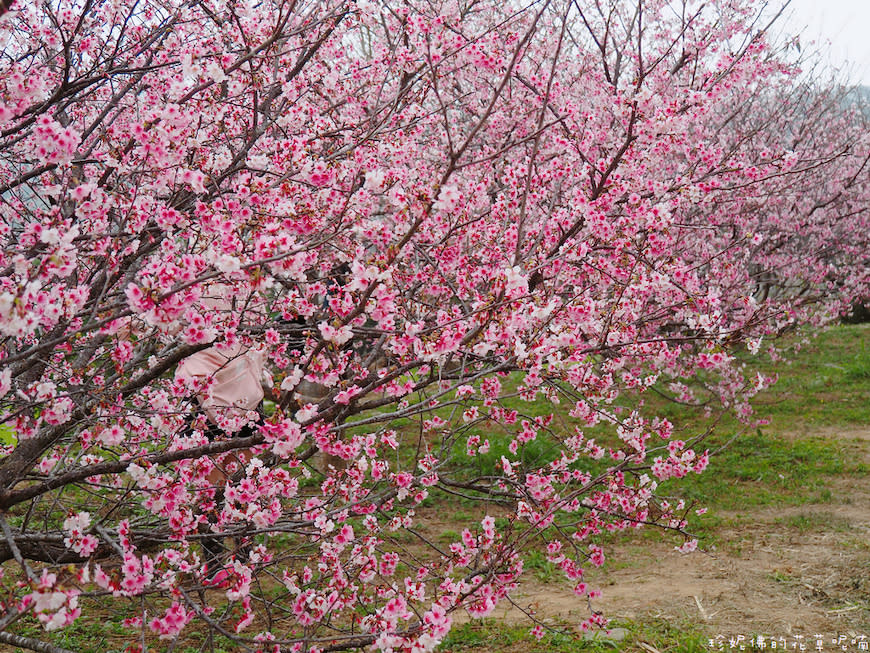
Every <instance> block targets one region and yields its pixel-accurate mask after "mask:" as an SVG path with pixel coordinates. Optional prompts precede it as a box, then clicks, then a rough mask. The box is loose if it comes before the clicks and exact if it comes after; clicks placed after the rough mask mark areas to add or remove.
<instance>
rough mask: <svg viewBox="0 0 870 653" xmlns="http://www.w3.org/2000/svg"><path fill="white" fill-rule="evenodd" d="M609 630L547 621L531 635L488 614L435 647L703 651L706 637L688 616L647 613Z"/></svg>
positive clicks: (594, 652) (467, 651)
mask: <svg viewBox="0 0 870 653" xmlns="http://www.w3.org/2000/svg"><path fill="white" fill-rule="evenodd" d="M609 628H610V630H611V635H608V634H607V633H606V632H604V631H596V632H590V633H587V634H585V635H583V634H581V633H579V632H577V631H575V630H574V629H572V628H571V627H570V626H569V625H559V626H554V627H550V628H548V629H547V630H546V631H545V634H544V636H543V638H541V639H540V640H538V639H535V637H534V636H532V635H531V633H530V632H529V628H528V627H527V626H513V625H508V624H505V623H499V622H496V621H495V620H492V619H483V620H479V621H473V622H469V623H465V624H462V625H460V626H456V627H454V628H453V629H452V630H451V631H450V633H449V634H448V636H447V637H446V638H445V639H444V641H443V642H442V643H441V645H440V646H439V647H438V649H436V650H438V651H440V652H441V653H454V652H455V653H484V652H493V651H499V652H500V653H501V652H507V653H513V652H515V653H608V652H611V651H615V650H620V651H638V652H644V653H648V652H649V648H646V647H653V648H654V649H657V650H659V651H663V652H664V651H667V652H668V653H706V651H707V650H708V649H707V648H706V644H707V641H708V637H707V636H705V635H704V634H703V633H702V632H701V631H700V630H699V629H698V628H697V626H696V625H694V624H691V623H689V622H680V621H669V620H665V619H650V620H649V621H646V622H635V621H624V620H619V621H614V622H612V623H611V624H610V625H609Z"/></svg>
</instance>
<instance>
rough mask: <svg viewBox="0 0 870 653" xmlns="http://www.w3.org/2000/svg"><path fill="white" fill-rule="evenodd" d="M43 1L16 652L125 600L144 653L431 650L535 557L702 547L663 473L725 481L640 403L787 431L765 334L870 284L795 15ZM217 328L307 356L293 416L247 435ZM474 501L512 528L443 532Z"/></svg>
mask: <svg viewBox="0 0 870 653" xmlns="http://www.w3.org/2000/svg"><path fill="white" fill-rule="evenodd" d="M13 9H14V10H13V11H11V12H10V13H8V14H6V15H5V16H3V18H2V19H0V39H2V42H3V44H4V50H3V54H2V58H0V143H2V145H0V198H2V201H0V238H2V251H0V342H2V345H0V411H2V412H0V419H2V420H3V425H4V426H3V430H2V437H3V443H4V444H3V449H2V458H0V527H2V534H0V557H2V559H3V560H5V561H6V562H5V564H4V566H3V567H2V572H3V575H2V580H0V583H2V594H0V601H2V603H0V605H2V608H0V631H2V632H0V638H3V641H6V642H12V643H17V644H19V645H22V646H30V647H34V646H39V645H41V644H40V642H38V641H36V640H35V639H33V638H30V637H21V636H20V635H15V634H14V633H15V630H16V628H17V627H18V626H19V625H20V624H22V623H28V622H32V620H33V619H34V618H37V619H38V620H39V621H40V622H41V623H42V624H43V625H44V626H45V628H46V629H48V630H52V629H56V628H62V627H64V626H66V625H68V624H70V623H72V622H73V621H74V620H76V619H77V618H81V619H87V618H88V610H90V609H94V608H95V607H96V608H99V607H100V606H101V605H104V603H105V601H106V597H115V599H114V600H115V602H116V603H115V604H116V605H117V606H118V610H120V611H121V612H124V615H125V617H126V620H125V622H124V623H125V626H126V627H127V628H129V641H130V642H132V643H134V644H132V645H135V643H136V642H139V643H140V644H142V645H145V644H148V645H149V646H158V647H159V646H162V645H159V644H155V642H157V641H158V639H157V638H158V637H159V638H163V639H169V640H174V639H175V638H177V637H182V638H183V637H185V633H186V632H188V630H189V629H196V630H199V631H203V630H205V631H208V632H211V633H216V634H220V635H222V636H224V637H226V638H229V639H230V640H232V641H233V642H234V645H235V646H236V647H237V648H238V650H258V649H262V650H278V649H279V648H280V650H282V651H300V650H309V649H310V650H321V651H327V650H339V649H346V648H354V647H361V646H369V645H374V647H375V648H379V649H381V650H396V651H398V650H415V651H416V650H419V651H423V650H431V649H432V648H433V647H434V646H435V645H437V643H438V642H439V641H440V640H441V639H442V638H443V637H444V635H445V634H446V633H447V632H448V631H449V629H450V627H451V623H452V620H453V618H454V614H455V613H456V612H457V611H467V612H468V613H470V614H471V615H473V616H481V615H486V614H488V613H489V612H490V611H491V610H492V609H493V608H494V607H495V606H496V604H498V603H499V602H500V601H506V600H509V597H510V593H511V591H512V590H513V589H514V588H515V587H516V586H517V584H518V583H519V582H520V581H521V578H522V573H523V568H522V559H523V555H524V554H525V553H526V552H528V551H529V549H531V548H534V547H539V548H543V549H545V550H546V555H547V556H548V557H549V559H550V560H551V561H552V563H554V564H555V565H557V567H558V569H559V570H560V573H563V574H564V575H565V576H566V577H567V578H569V579H571V581H572V583H573V584H574V587H575V592H576V593H577V595H578V601H580V600H585V599H588V598H590V597H591V598H594V597H595V596H596V591H595V589H594V588H593V587H590V586H587V585H586V583H585V581H584V569H585V568H587V567H589V566H590V565H600V564H601V563H602V561H603V559H604V552H603V551H602V550H601V548H600V547H599V546H598V545H597V544H596V543H595V542H596V538H595V536H596V534H598V533H601V532H603V531H608V530H615V529H625V528H634V527H639V526H641V525H644V524H657V525H660V526H664V527H666V528H670V529H673V530H676V531H681V530H683V529H684V526H685V521H684V520H685V511H686V508H684V507H683V506H682V505H681V504H679V503H676V502H668V501H667V500H666V499H663V498H659V497H657V495H656V485H657V483H658V482H660V481H662V480H665V479H670V478H674V477H681V476H684V475H686V474H688V473H696V472H701V471H703V469H704V467H705V466H706V465H707V454H706V453H705V451H704V446H703V444H699V442H697V441H696V440H697V438H695V439H693V438H692V437H690V436H693V435H701V434H693V433H684V432H682V431H681V430H680V425H672V424H671V423H670V422H668V421H667V420H665V419H662V418H660V417H659V416H656V415H655V414H648V412H649V411H646V410H645V409H643V408H642V407H640V408H636V409H627V408H626V409H621V408H619V407H620V406H623V405H624V406H642V404H638V402H637V401H636V399H634V398H636V397H637V396H638V395H640V394H641V393H643V392H645V391H650V389H651V388H652V389H654V390H656V391H658V392H659V393H661V394H664V395H666V396H668V397H670V398H672V399H674V400H676V401H680V402H684V403H690V404H695V405H706V406H707V407H708V408H709V409H710V410H711V411H712V412H714V413H715V411H717V410H719V409H723V408H724V409H728V410H733V411H736V413H737V414H738V415H740V416H742V417H743V418H744V419H746V420H749V419H751V417H750V415H751V409H750V408H749V403H748V401H749V399H750V398H751V397H752V396H753V395H754V394H755V393H756V392H758V390H759V389H761V388H762V387H764V386H765V385H767V384H768V383H769V382H770V379H767V378H765V377H763V376H760V375H757V374H756V373H755V372H754V371H752V370H749V369H744V367H743V366H742V365H741V364H740V363H739V361H738V360H737V359H736V358H735V355H734V354H735V350H737V349H743V350H745V349H746V347H747V346H748V347H749V349H750V350H752V351H756V350H757V349H758V348H759V347H767V346H768V340H765V341H764V343H762V339H763V338H765V337H770V336H773V335H775V334H777V333H779V332H782V331H783V330H785V329H787V328H789V327H791V326H793V325H796V324H800V323H804V322H807V321H812V320H820V319H824V318H825V317H826V316H830V315H834V314H836V313H837V312H838V311H840V310H841V309H842V308H843V307H844V306H845V305H847V302H848V301H849V300H851V299H853V298H859V297H862V296H863V297H866V293H867V285H868V273H867V253H868V242H867V240H868V234H870V213H868V208H867V206H868V205H867V201H868V193H867V191H868V153H870V141H868V135H867V134H868V131H867V126H866V120H865V119H863V118H861V114H860V113H857V112H852V110H851V109H850V108H849V106H850V105H849V103H848V102H847V100H846V99H844V98H843V97H841V95H840V94H838V93H839V92H838V91H837V90H836V88H837V87H835V86H827V87H826V86H824V85H818V84H814V83H813V81H812V80H811V79H810V78H809V76H807V75H806V73H801V72H800V71H799V70H798V68H797V67H796V66H795V65H794V64H791V63H789V62H788V61H787V54H788V50H787V49H786V50H778V49H776V48H774V47H773V46H772V45H771V43H770V42H769V39H768V37H767V29H766V28H767V27H768V26H767V25H766V24H765V23H764V22H762V21H761V19H760V17H759V16H758V15H757V11H756V9H757V7H756V6H755V3H752V2H748V1H740V0H727V1H726V0H714V1H708V2H703V3H702V2H697V1H695V0H684V1H683V2H680V1H678V0H668V1H665V0H638V1H633V0H632V1H628V0H604V1H600V2H586V1H576V2H575V1H568V0H551V1H546V0H540V1H530V2H512V1H507V2H505V1H500V2H492V1H490V0H444V1H441V0H405V1H403V2H398V1H397V2H383V3H381V2H377V3H376V2H364V1H362V0H359V1H357V2H349V1H340V0H319V1H314V0H261V1H259V2H251V1H240V2H224V1H222V0H135V1H134V0H112V1H107V0H35V1H33V2H20V3H19V4H18V5H17V6H16V7H14V8H13ZM228 288H231V297H230V299H231V308H230V309H229V310H228V308H227V306H226V305H223V306H215V304H214V303H210V302H208V301H205V298H206V297H208V296H209V295H210V294H211V293H213V291H214V290H215V289H222V290H223V291H224V292H225V291H226V289H228ZM225 294H226V293H225ZM212 347H214V348H216V350H217V351H226V352H230V351H235V352H238V351H254V352H257V353H258V354H259V355H262V356H264V357H266V359H267V361H268V364H267V369H268V371H269V373H270V375H271V377H272V379H273V382H274V386H273V389H272V390H270V391H269V393H270V394H269V395H268V398H269V399H270V400H271V401H272V402H274V405H275V410H274V412H272V413H271V415H270V416H269V417H268V418H267V419H266V420H265V422H264V423H262V424H256V425H253V426H250V427H249V428H248V429H247V430H245V431H242V432H240V437H235V438H226V437H218V438H213V439H209V438H208V437H207V436H206V433H205V432H204V431H206V429H205V428H204V427H203V424H202V420H199V421H195V422H192V421H191V419H190V416H191V415H192V414H195V413H196V412H197V410H196V408H195V402H194V401H192V399H191V398H192V397H194V396H199V397H200V398H202V397H203V396H207V395H208V393H209V388H208V387H203V386H202V385H201V384H200V385H196V384H195V382H194V381H189V380H185V379H184V378H183V377H178V376H177V375H175V370H176V367H177V365H178V364H179V362H180V361H182V360H184V359H185V358H186V357H188V356H190V355H191V354H193V353H195V352H198V351H201V350H203V349H206V348H212ZM231 363H232V361H231ZM194 385H196V387H194ZM518 402H519V403H518ZM548 405H549V406H550V408H549V409H547V408H546V406H548ZM518 406H519V407H518ZM524 406H527V407H528V410H524V409H523V407H524ZM542 407H543V408H542ZM526 413H531V414H526ZM237 417H238V415H236V416H235V418H237ZM255 419H256V415H255V414H253V413H249V414H246V415H244V416H243V419H242V421H248V420H250V421H251V422H252V423H253V421H254V420H255ZM236 421H238V420H237V419H236ZM222 425H223V426H225V427H226V429H227V430H230V431H231V430H233V428H234V427H233V425H227V424H226V423H225V420H224V423H223V424H222ZM238 426H241V423H237V424H236V425H235V428H237V427H238ZM593 434H594V436H595V437H593ZM243 450H253V453H254V457H252V458H251V460H250V462H246V463H245V464H239V458H238V457H237V455H236V453H234V452H238V451H243ZM249 457H250V456H249ZM243 460H244V458H243ZM317 460H320V462H319V463H317V462H316V461H317ZM327 463H329V464H327ZM484 463H486V464H484ZM216 466H217V467H220V468H222V469H224V470H225V471H226V473H228V474H230V476H231V477H230V479H229V480H228V481H227V482H226V485H225V486H223V483H222V482H216V481H215V480H214V479H215V478H216V475H215V473H214V468H215V467H216ZM222 486H223V487H222ZM455 495H460V496H461V497H464V500H465V501H466V502H467V501H472V502H474V503H475V504H477V505H479V506H480V508H479V510H476V509H475V511H473V512H474V514H475V517H474V519H473V520H471V523H468V524H458V526H459V528H458V530H461V531H462V532H461V536H459V537H457V538H456V541H451V542H446V543H445V542H444V541H443V538H442V539H439V538H432V537H431V536H427V535H426V531H425V529H421V528H420V526H421V524H420V520H421V519H423V520H425V519H426V515H427V510H429V511H431V510H432V509H431V508H427V507H426V506H427V505H428V504H429V502H426V503H424V501H426V499H427V496H432V498H433V499H436V504H435V505H436V509H437V506H438V505H444V504H443V502H444V501H446V500H447V499H445V498H444V497H447V496H455ZM431 500H432V499H430V501H431ZM421 504H423V505H421ZM462 529H464V530H462ZM400 533H404V534H405V536H402V537H399V534H400ZM408 534H410V536H408ZM224 537H225V538H226V539H225V542H229V541H230V540H231V538H235V541H237V542H239V543H241V544H243V545H244V546H243V547H240V548H239V549H238V550H237V551H235V552H234V553H233V555H230V556H227V557H226V558H225V568H224V569H222V570H221V573H219V574H214V570H213V569H212V570H211V571H209V570H207V569H206V568H205V566H204V565H203V561H204V560H203V557H204V556H203V548H202V546H201V544H200V543H201V541H202V540H203V539H204V538H211V539H212V540H213V539H214V538H224ZM409 537H410V539H409ZM693 545H694V542H693V541H692V540H691V539H689V540H686V543H685V545H684V547H683V548H684V549H687V550H688V549H691V548H692V547H693ZM227 546H229V545H228V544H227ZM603 622H604V618H603V617H602V616H601V615H599V614H598V613H596V612H595V611H592V612H590V614H589V620H588V622H587V623H586V624H584V627H589V626H594V625H596V624H601V623H603ZM19 632H20V631H19ZM149 643H150V644H149ZM42 645H43V646H45V644H44V643H43V644H42ZM46 650H47V649H46Z"/></svg>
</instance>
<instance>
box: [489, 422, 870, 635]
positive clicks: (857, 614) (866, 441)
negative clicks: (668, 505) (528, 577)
mask: <svg viewBox="0 0 870 653" xmlns="http://www.w3.org/2000/svg"><path fill="white" fill-rule="evenodd" d="M820 435H825V436H827V437H831V436H836V437H838V438H840V439H842V440H843V441H848V442H849V449H850V450H853V451H854V452H855V455H859V456H862V457H863V459H864V460H865V461H868V462H870V428H868V429H862V430H854V431H847V432H843V431H840V432H837V433H834V432H826V433H822V434H820ZM829 489H830V491H831V500H830V501H827V502H825V503H817V504H805V505H801V506H789V507H786V508H763V509H758V510H746V511H742V513H741V518H740V519H739V520H737V522H736V523H739V524H743V525H745V526H742V527H734V528H730V529H724V530H720V541H721V542H724V543H725V544H723V545H722V546H721V547H720V550H715V551H709V552H696V553H693V554H690V555H682V554H679V553H677V552H676V551H674V550H673V548H672V547H670V546H665V545H664V544H646V543H644V544H642V545H637V544H635V545H625V546H621V547H620V546H616V547H610V550H609V560H610V562H609V564H608V565H606V566H605V568H604V569H603V570H601V571H600V572H598V573H597V575H595V576H593V577H591V578H590V584H591V585H594V586H597V587H599V588H600V589H601V590H602V593H603V595H602V598H601V599H600V600H599V601H597V602H596V604H595V606H594V607H595V608H596V609H600V610H603V611H604V613H605V614H606V615H608V616H609V617H610V618H611V619H620V618H624V619H631V620H633V621H642V620H644V619H645V618H659V619H665V620H668V621H670V622H673V623H684V624H691V625H693V626H696V627H700V628H701V629H703V630H704V631H705V633H706V634H707V635H708V636H710V637H714V638H715V637H716V636H717V635H723V636H736V635H739V634H743V635H745V636H746V637H747V638H748V637H751V636H752V635H753V634H765V635H768V636H774V637H780V636H786V637H788V638H793V637H794V635H804V636H805V637H806V638H807V641H809V640H812V644H813V646H814V642H815V636H816V634H817V633H818V634H822V635H824V636H825V637H826V638H827V639H828V641H830V639H831V638H832V637H835V636H837V635H838V634H846V635H848V636H849V637H856V636H859V635H864V636H866V637H867V640H868V641H870V476H868V475H864V476H863V477H860V476H855V475H852V476H849V477H838V478H836V479H834V480H833V481H832V483H831V484H830V485H829ZM620 566H621V568H620ZM515 601H516V603H517V604H518V605H520V606H523V607H528V608H532V609H534V610H535V611H536V612H537V614H538V615H539V616H540V617H543V618H544V619H545V621H546V620H553V621H558V622H560V623H563V624H571V623H578V622H579V621H580V620H581V619H583V618H584V617H585V616H588V608H586V607H585V606H583V605H579V604H578V602H577V599H576V597H575V596H574V595H573V594H572V593H571V588H570V586H568V585H565V584H563V583H561V582H560V581H558V580H556V579H555V578H554V580H553V581H552V582H548V583H546V584H544V583H539V584H536V585H532V584H527V585H525V586H524V587H523V588H522V592H521V593H518V594H517V596H516V597H515ZM494 616H496V617H501V618H502V619H505V620H507V621H508V622H512V621H517V622H519V621H520V620H521V619H522V618H523V615H522V612H521V611H520V610H518V609H516V608H503V609H502V610H501V612H500V613H498V614H497V615H494ZM789 641H793V639H790V640H789ZM813 646H810V647H808V649H807V650H810V649H811V648H813ZM856 650H857V649H856Z"/></svg>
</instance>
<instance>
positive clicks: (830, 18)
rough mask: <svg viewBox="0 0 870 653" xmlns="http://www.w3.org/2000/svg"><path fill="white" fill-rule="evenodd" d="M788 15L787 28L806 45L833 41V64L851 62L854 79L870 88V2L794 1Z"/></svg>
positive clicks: (859, 0)
mask: <svg viewBox="0 0 870 653" xmlns="http://www.w3.org/2000/svg"><path fill="white" fill-rule="evenodd" d="M777 1H778V2H779V3H780V4H781V3H782V1H783V0H777ZM786 12H790V14H791V15H790V16H789V18H788V20H787V21H786V23H784V26H785V27H786V29H788V30H789V31H790V32H794V33H800V34H801V35H802V36H801V44H802V45H803V44H805V43H807V42H809V41H811V40H815V41H818V42H819V44H820V45H822V46H823V47H826V46H825V44H826V42H827V41H830V58H831V61H832V63H834V64H835V65H836V66H841V67H844V68H845V66H846V62H847V61H849V62H851V64H852V66H851V68H850V70H851V71H852V74H851V75H850V78H851V79H852V80H853V81H855V82H859V83H862V84H865V85H868V86H870V0H792V2H791V4H790V5H789V8H788V9H786Z"/></svg>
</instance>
